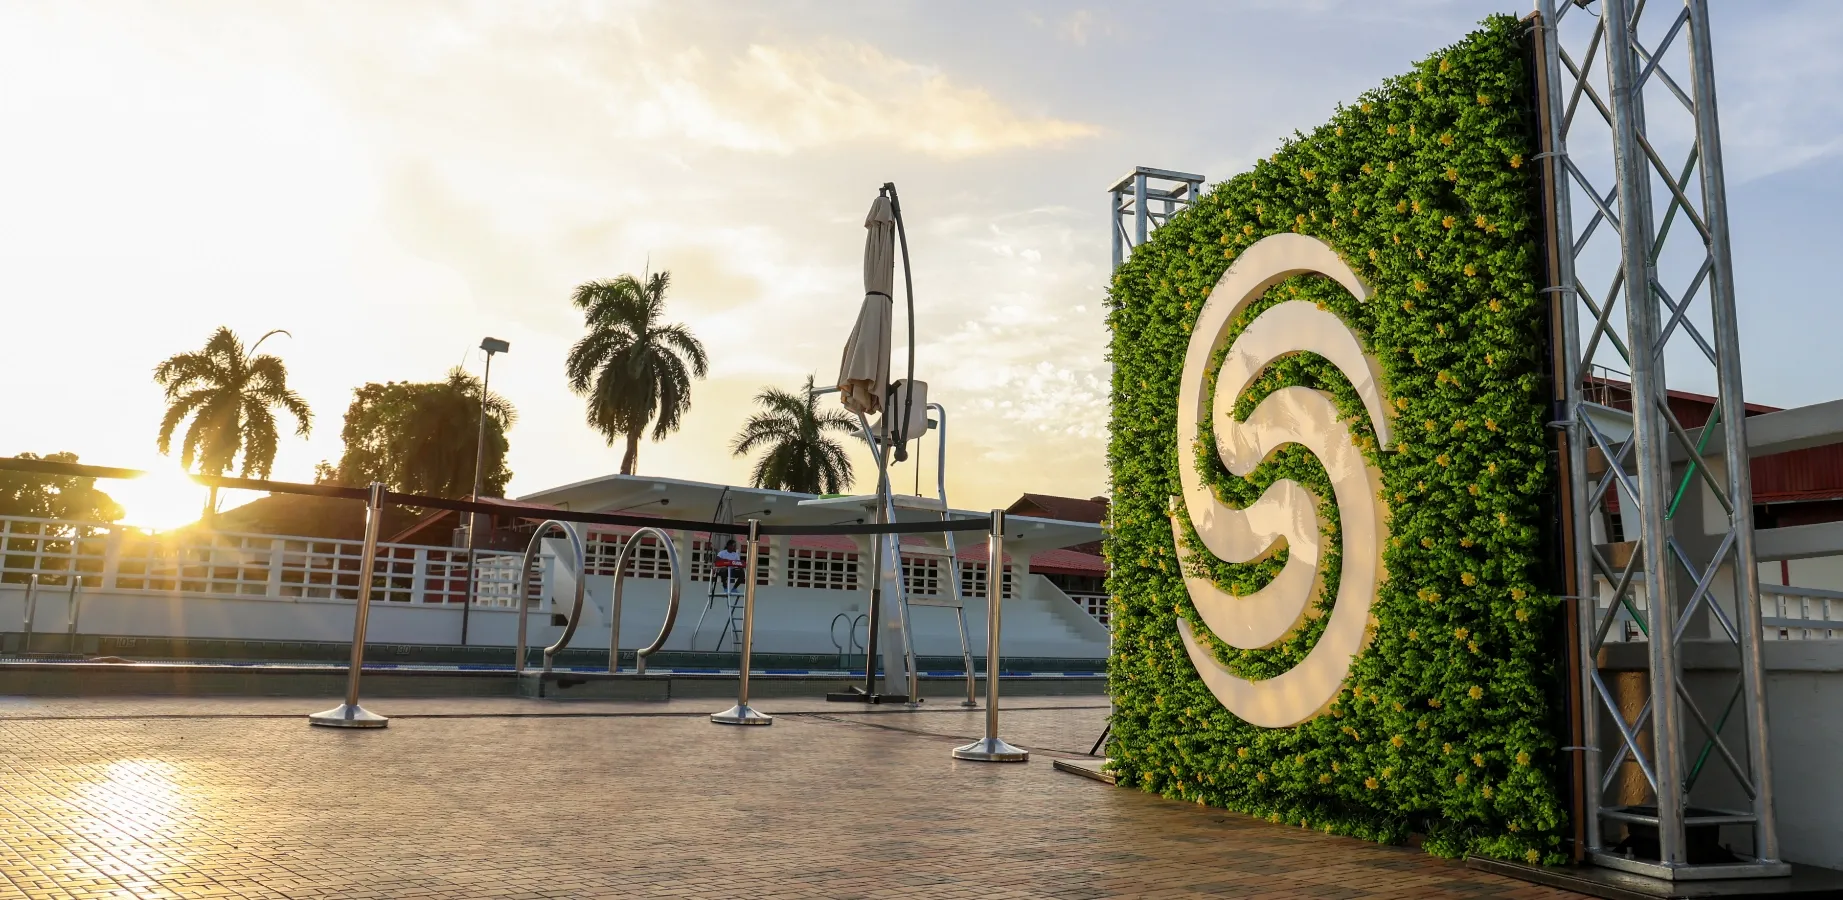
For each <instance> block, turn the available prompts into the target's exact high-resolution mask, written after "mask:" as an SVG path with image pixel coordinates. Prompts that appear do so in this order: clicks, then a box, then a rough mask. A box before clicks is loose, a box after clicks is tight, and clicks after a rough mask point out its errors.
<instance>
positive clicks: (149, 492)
mask: <svg viewBox="0 0 1843 900" xmlns="http://www.w3.org/2000/svg"><path fill="white" fill-rule="evenodd" d="M97 486H98V487H100V488H102V490H104V491H105V492H107V493H108V494H109V496H111V497H114V498H115V501H116V502H117V503H120V504H121V505H122V509H123V510H124V511H125V513H126V514H125V515H123V516H122V524H124V525H133V526H135V527H138V528H151V529H153V530H155V531H165V530H167V529H169V528H178V527H180V526H182V525H190V524H192V523H193V522H196V521H198V519H199V517H200V516H201V515H202V514H203V513H204V511H205V499H206V498H207V497H208V496H209V495H210V490H209V489H207V488H206V487H205V486H204V485H201V484H197V483H195V482H193V481H192V479H190V478H187V477H186V475H185V473H184V472H182V471H180V470H179V469H178V468H177V467H171V468H169V467H157V468H152V469H149V470H148V471H147V474H146V475H143V476H141V477H140V478H133V479H129V480H125V481H116V482H109V483H102V484H98V485H97Z"/></svg>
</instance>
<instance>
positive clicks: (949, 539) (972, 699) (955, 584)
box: [916, 403, 979, 709]
mask: <svg viewBox="0 0 1843 900" xmlns="http://www.w3.org/2000/svg"><path fill="white" fill-rule="evenodd" d="M928 408H929V409H930V410H932V411H933V412H934V414H935V416H936V420H937V424H936V425H935V430H936V431H938V432H940V434H939V435H938V436H937V437H938V443H937V445H936V447H935V453H934V489H935V493H936V494H937V495H939V496H940V498H941V518H942V519H943V520H945V519H946V518H948V517H949V516H950V515H952V511H951V508H950V507H949V506H948V505H947V407H945V406H942V405H941V404H939V403H930V404H928ZM916 468H917V469H920V468H921V467H920V466H916ZM942 537H943V538H944V540H945V543H946V544H947V578H948V582H947V584H948V587H949V588H950V589H951V590H952V591H953V598H954V603H955V606H954V610H953V611H954V620H955V621H956V622H957V623H958V624H959V626H960V661H961V662H963V663H965V665H966V699H965V700H962V701H960V705H961V706H963V707H966V708H968V709H977V708H978V707H979V691H978V687H977V686H976V685H975V684H974V682H975V680H976V679H975V677H974V674H973V648H972V641H970V640H969V639H968V638H967V634H966V597H965V596H964V595H963V593H962V591H961V590H960V547H959V544H958V543H957V542H956V541H955V540H954V533H953V532H951V531H947V532H943V533H942Z"/></svg>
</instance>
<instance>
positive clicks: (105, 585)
mask: <svg viewBox="0 0 1843 900" xmlns="http://www.w3.org/2000/svg"><path fill="white" fill-rule="evenodd" d="M121 569H122V526H120V525H110V526H109V534H108V536H107V537H105V538H103V539H102V577H100V578H98V579H97V581H96V587H97V589H98V590H104V591H112V590H115V576H116V575H117V574H118V573H120V572H121Z"/></svg>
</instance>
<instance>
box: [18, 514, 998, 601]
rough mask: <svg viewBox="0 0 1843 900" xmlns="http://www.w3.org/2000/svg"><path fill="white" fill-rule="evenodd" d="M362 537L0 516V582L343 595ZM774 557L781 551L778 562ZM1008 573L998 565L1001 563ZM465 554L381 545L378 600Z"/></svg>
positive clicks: (819, 567) (427, 590) (484, 558)
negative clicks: (160, 528) (154, 528)
mask: <svg viewBox="0 0 1843 900" xmlns="http://www.w3.org/2000/svg"><path fill="white" fill-rule="evenodd" d="M587 538H588V539H587V540H586V541H585V544H584V549H585V552H586V554H587V559H586V561H585V562H586V568H587V570H588V572H589V574H593V575H612V574H614V560H615V558H616V556H618V555H619V553H620V550H621V548H622V546H624V545H625V544H626V542H627V541H629V540H632V539H633V537H632V535H631V534H630V533H628V532H625V531H617V530H608V529H598V530H596V531H593V532H591V533H590V534H589V535H588V536H587ZM674 540H676V541H682V542H683V543H680V545H679V549H680V552H681V553H683V554H684V555H685V556H686V558H687V562H688V565H687V566H686V569H687V572H686V575H687V576H688V577H689V579H690V580H692V581H709V580H710V578H711V571H712V569H711V561H712V558H713V556H714V552H713V547H712V544H711V542H710V541H709V540H708V539H706V538H703V537H699V536H697V535H684V534H677V535H675V536H674ZM640 541H641V543H640V545H639V546H638V547H636V548H635V551H634V553H633V554H631V555H630V556H629V557H628V561H627V574H628V575H629V576H631V577H636V578H665V577H667V576H668V573H669V566H668V565H667V564H666V555H665V549H664V547H663V546H661V545H660V544H659V542H658V540H657V539H656V538H654V537H652V536H647V537H643V538H641V539H640ZM363 553H364V543H363V542H362V541H355V540H336V539H332V538H309V537H299V536H290V535H275V534H246V533H237V532H223V531H208V530H204V529H197V528H194V529H186V530H183V531H175V532H168V533H164V534H151V533H148V532H146V531H143V530H141V529H137V528H130V527H128V526H124V525H110V524H105V523H98V522H74V521H68V520H59V519H37V518H26V517H18V516H0V583H8V584H23V583H25V582H27V581H29V580H31V579H32V577H33V576H37V577H38V579H39V582H40V584H42V585H44V586H47V587H50V586H56V585H68V584H70V583H71V580H72V579H75V580H76V581H77V582H78V583H79V584H81V585H82V586H83V587H84V589H86V590H105V591H119V592H130V593H132V592H147V593H157V594H176V593H178V594H203V595H210V596H220V597H222V596H231V597H246V598H253V599H273V600H302V599H307V600H354V599H357V597H358V577H359V563H360V559H361V557H362V556H363ZM520 556H521V554H519V553H517V552H512V551H503V550H480V551H478V552H477V553H476V554H475V560H474V576H475V578H477V579H478V581H477V585H476V592H475V603H476V605H482V606H493V607H504V608H511V607H512V606H513V604H514V597H515V596H516V587H517V585H516V583H515V582H516V581H517V579H518V575H517V569H518V564H519V561H520ZM782 557H784V558H782ZM864 565H865V560H864V559H863V558H861V555H860V554H859V553H857V552H854V551H842V550H814V549H810V548H801V547H788V548H783V552H781V553H777V552H775V551H774V550H771V549H770V548H769V547H766V546H764V547H763V548H762V549H761V552H760V565H759V566H758V568H757V571H758V573H759V574H758V575H757V580H756V583H757V584H758V585H762V586H769V585H773V584H780V585H784V586H787V587H795V588H811V589H821V590H848V591H855V590H863V589H865V588H866V587H867V586H868V583H869V581H868V573H867V572H866V571H864ZM958 568H959V574H960V591H961V596H963V597H968V598H979V597H984V596H985V582H984V573H985V563H984V562H971V561H962V562H960V564H959V566H958ZM1007 568H1009V567H1007ZM466 569H467V554H466V551H465V550H462V549H459V548H453V547H431V546H425V545H421V544H390V543H381V544H379V545H378V548H377V562H376V565H375V568H374V572H373V577H372V591H373V594H372V596H373V599H375V600H377V601H378V602H380V603H410V604H449V603H453V604H459V603H463V602H465V600H466V597H467V572H466ZM950 571H951V568H950V562H949V560H948V559H947V558H946V557H945V556H943V555H940V554H929V553H925V552H918V553H913V554H912V553H908V552H905V553H904V554H903V575H904V578H905V585H906V587H907V588H908V589H909V591H910V592H911V594H913V595H916V596H944V595H946V594H947V593H948V592H949V591H950V588H951V584H952V576H951V575H950V574H949V573H950ZM1013 574H1014V573H1012V572H1010V571H1007V572H1006V573H1005V575H1004V589H1005V596H1006V597H1010V596H1012V595H1013V590H1014V585H1013V580H1014V579H1013ZM541 583H542V576H541V573H539V572H537V571H533V572H532V573H529V575H528V576H527V579H526V597H527V598H528V599H531V598H536V596H537V593H538V590H539V586H540V585H541Z"/></svg>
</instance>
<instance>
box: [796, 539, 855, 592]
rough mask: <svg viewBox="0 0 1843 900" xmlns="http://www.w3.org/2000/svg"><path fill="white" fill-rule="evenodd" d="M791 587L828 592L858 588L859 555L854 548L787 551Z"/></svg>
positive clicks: (797, 548) (800, 548)
mask: <svg viewBox="0 0 1843 900" xmlns="http://www.w3.org/2000/svg"><path fill="white" fill-rule="evenodd" d="M787 586H788V587H796V588H816V589H818V590H826V591H855V590H857V589H858V555H857V553H856V552H855V551H851V550H808V549H805V548H802V547H794V548H792V549H790V550H788V551H787Z"/></svg>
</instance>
